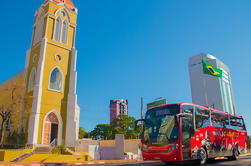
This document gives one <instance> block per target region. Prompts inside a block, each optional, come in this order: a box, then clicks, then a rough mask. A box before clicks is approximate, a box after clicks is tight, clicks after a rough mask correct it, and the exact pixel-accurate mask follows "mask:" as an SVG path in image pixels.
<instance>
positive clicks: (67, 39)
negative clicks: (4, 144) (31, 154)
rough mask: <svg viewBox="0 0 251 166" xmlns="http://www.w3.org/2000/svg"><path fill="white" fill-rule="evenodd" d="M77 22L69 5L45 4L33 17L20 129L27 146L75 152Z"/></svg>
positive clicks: (52, 0)
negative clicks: (51, 146)
mask: <svg viewBox="0 0 251 166" xmlns="http://www.w3.org/2000/svg"><path fill="white" fill-rule="evenodd" d="M76 21H77V9H76V8H75V6H74V5H73V3H72V2H71V0H45V2H44V3H43V4H42V6H41V7H40V8H39V9H38V10H37V12H36V14H35V22H34V26H33V37H32V43H31V48H30V49H29V50H28V51H27V55H26V64H25V70H24V73H25V74H24V75H25V88H24V104H23V108H22V111H21V115H20V116H21V121H20V123H21V125H20V128H19V130H21V129H22V130H24V131H25V133H28V139H27V144H28V145H35V146H36V145H41V144H43V145H48V144H50V143H52V142H53V141H55V142H56V143H57V144H58V145H60V144H64V145H66V146H67V147H74V145H75V142H76V140H77V139H78V130H79V113H80V108H79V106H78V105H77V95H76V80H77V72H76V58H77V51H76V49H75V37H76V36H75V34H76Z"/></svg>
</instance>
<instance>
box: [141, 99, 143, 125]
mask: <svg viewBox="0 0 251 166" xmlns="http://www.w3.org/2000/svg"><path fill="white" fill-rule="evenodd" d="M141 119H143V97H141ZM141 129H143V121H141Z"/></svg>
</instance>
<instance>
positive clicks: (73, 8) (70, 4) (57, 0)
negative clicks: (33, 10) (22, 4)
mask: <svg viewBox="0 0 251 166" xmlns="http://www.w3.org/2000/svg"><path fill="white" fill-rule="evenodd" d="M47 1H49V0H45V2H44V3H46V2H47ZM52 1H54V2H56V3H63V2H64V3H65V4H66V5H68V7H69V8H70V9H71V10H73V11H74V10H75V6H74V5H73V3H72V2H71V0H52Z"/></svg>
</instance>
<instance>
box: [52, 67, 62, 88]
mask: <svg viewBox="0 0 251 166" xmlns="http://www.w3.org/2000/svg"><path fill="white" fill-rule="evenodd" d="M62 82H63V79H62V73H61V72H60V70H59V69H58V68H57V67H56V68H55V69H54V70H53V71H52V72H51V77H50V89H51V90H56V91H60V92H61V91H62Z"/></svg>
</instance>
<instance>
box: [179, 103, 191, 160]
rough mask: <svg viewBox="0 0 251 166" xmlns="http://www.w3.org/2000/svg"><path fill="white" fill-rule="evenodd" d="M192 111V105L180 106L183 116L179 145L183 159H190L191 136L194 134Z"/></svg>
mask: <svg viewBox="0 0 251 166" xmlns="http://www.w3.org/2000/svg"><path fill="white" fill-rule="evenodd" d="M193 112H194V107H193V106H189V105H183V106H182V113H185V116H182V117H181V119H182V120H181V124H182V125H181V126H182V127H181V147H182V157H183V160H191V138H192V137H193V136H194V121H193Z"/></svg>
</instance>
